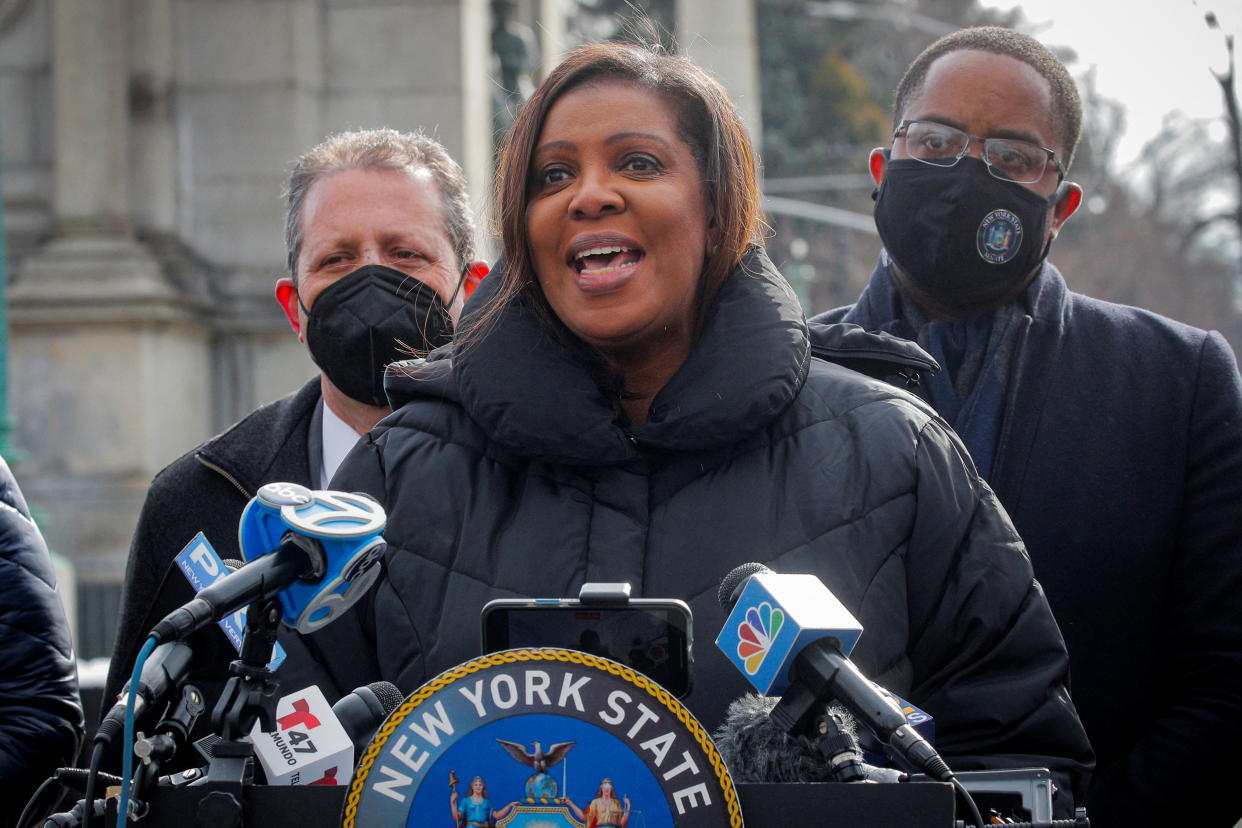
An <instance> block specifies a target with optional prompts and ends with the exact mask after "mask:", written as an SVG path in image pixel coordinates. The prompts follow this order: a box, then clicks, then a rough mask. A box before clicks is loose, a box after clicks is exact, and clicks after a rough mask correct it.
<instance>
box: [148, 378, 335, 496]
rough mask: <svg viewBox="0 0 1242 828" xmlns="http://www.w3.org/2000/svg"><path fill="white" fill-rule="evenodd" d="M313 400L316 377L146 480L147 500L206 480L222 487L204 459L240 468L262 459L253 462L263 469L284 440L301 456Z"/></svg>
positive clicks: (317, 395) (316, 400)
mask: <svg viewBox="0 0 1242 828" xmlns="http://www.w3.org/2000/svg"><path fill="white" fill-rule="evenodd" d="M319 398H320V387H319V380H318V377H316V378H315V379H313V380H311V381H310V382H308V383H307V384H305V385H303V386H302V387H301V388H299V389H298V390H296V391H293V392H291V393H289V394H286V395H285V396H283V397H280V398H278V399H276V400H273V401H272V402H269V403H266V404H264V405H262V406H260V407H258V408H256V409H255V410H254V411H252V412H250V413H249V414H247V415H246V416H245V417H242V418H241V419H240V420H238V421H237V422H235V423H233V424H232V425H231V426H229V427H228V428H226V429H225V430H224V431H222V432H220V433H219V434H217V435H215V436H214V437H211V438H210V439H208V440H205V441H203V442H202V443H199V444H198V445H197V446H195V447H194V448H192V449H190V450H189V451H187V452H186V453H185V454H183V455H181V456H180V457H178V458H177V459H176V460H174V461H172V462H171V463H169V464H168V465H167V466H165V467H164V468H163V469H162V470H161V471H160V472H159V473H158V474H157V475H156V476H155V478H154V480H152V483H151V489H150V492H149V494H148V497H152V496H159V495H161V494H174V495H175V494H176V493H178V492H180V491H182V490H184V488H185V487H186V486H196V485H203V484H204V481H207V480H213V481H216V480H219V481H220V482H221V483H226V485H227V481H224V480H223V478H222V477H221V476H220V474H219V473H218V472H215V471H212V470H210V469H208V468H207V466H205V465H204V463H203V460H204V459H205V460H207V461H208V462H211V461H212V460H213V459H219V460H222V461H226V462H228V461H233V462H243V463H244V462H246V461H247V460H248V459H249V458H250V457H255V458H262V460H261V461H258V462H262V463H263V464H264V465H266V464H267V462H268V460H269V459H270V457H271V456H272V455H273V454H274V453H276V452H279V451H281V450H282V447H283V446H286V445H288V444H289V442H290V438H292V443H294V444H296V445H297V446H298V450H300V451H302V452H303V453H305V451H306V434H307V433H308V431H309V427H310V421H311V417H312V415H313V414H314V410H315V406H316V405H317V404H318V403H319Z"/></svg>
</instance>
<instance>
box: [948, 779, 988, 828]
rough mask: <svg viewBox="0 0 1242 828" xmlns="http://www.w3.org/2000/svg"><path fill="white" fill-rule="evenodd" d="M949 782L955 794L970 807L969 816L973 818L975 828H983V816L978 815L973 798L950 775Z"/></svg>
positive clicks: (963, 786) (964, 787)
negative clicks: (955, 790)
mask: <svg viewBox="0 0 1242 828" xmlns="http://www.w3.org/2000/svg"><path fill="white" fill-rule="evenodd" d="M949 781H950V782H952V783H953V787H954V788H956V789H957V793H958V795H959V796H961V798H962V799H964V800H965V801H966V804H967V805H968V806H970V815H971V816H972V817H973V818H974V821H975V828H984V824H983V815H982V814H980V813H979V806H978V805H976V804H975V798H974V797H973V796H971V795H970V791H968V790H966V786H965V785H963V784H962V783H961V782H960V781H958V778H957V776H955V775H950V776H949Z"/></svg>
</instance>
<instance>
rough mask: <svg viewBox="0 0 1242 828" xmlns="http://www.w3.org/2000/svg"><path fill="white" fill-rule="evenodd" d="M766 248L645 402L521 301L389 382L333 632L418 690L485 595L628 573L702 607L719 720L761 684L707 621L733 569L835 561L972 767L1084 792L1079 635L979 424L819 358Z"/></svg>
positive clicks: (847, 596)
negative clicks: (1003, 492)
mask: <svg viewBox="0 0 1242 828" xmlns="http://www.w3.org/2000/svg"><path fill="white" fill-rule="evenodd" d="M746 264H747V267H746V268H744V269H743V270H739V272H736V273H734V274H733V275H732V276H731V277H730V279H729V280H728V281H727V282H726V283H725V285H724V286H723V287H722V289H721V291H720V294H719V296H718V299H717V301H716V303H715V305H714V309H713V311H712V313H711V315H710V318H709V319H708V320H707V321H706V323H705V325H704V329H703V331H702V333H701V335H700V338H699V339H698V341H697V342H696V344H695V346H694V349H693V351H692V353H691V355H690V357H689V359H688V360H687V362H686V363H685V364H684V365H683V366H682V368H681V369H680V370H679V371H678V373H677V374H676V375H675V376H674V377H673V378H672V380H671V381H670V382H669V383H668V385H667V386H666V387H665V388H664V389H663V390H662V391H661V392H660V394H659V395H658V396H657V398H656V400H655V402H654V404H653V406H652V409H651V415H650V419H649V420H648V421H647V422H646V423H644V424H641V425H623V424H620V423H619V422H618V420H617V418H616V417H615V415H614V409H613V406H612V404H611V403H610V402H609V401H608V400H606V399H605V398H604V397H603V396H602V395H601V393H600V392H599V390H598V388H597V386H596V384H595V383H594V382H593V381H592V380H591V379H590V378H589V376H588V374H587V373H586V371H585V370H584V368H583V366H582V363H581V354H580V352H579V351H577V350H575V349H572V348H566V347H564V346H563V345H558V344H557V342H555V341H554V339H553V338H551V337H549V336H547V335H546V334H544V333H542V332H541V330H540V329H539V328H538V327H537V325H536V323H535V322H534V320H533V318H532V317H531V315H530V313H529V311H527V310H525V309H524V308H523V306H521V305H516V306H511V307H510V308H509V309H508V311H507V312H506V313H505V314H503V315H502V316H501V318H500V319H499V321H498V323H497V325H496V327H495V328H494V329H493V330H492V331H491V333H490V335H489V336H488V337H487V338H486V339H484V340H482V341H481V342H479V343H478V344H477V345H476V346H475V347H474V349H473V350H467V351H466V352H465V353H464V355H462V356H460V357H458V358H457V359H455V360H450V359H447V358H443V359H439V360H433V361H431V362H429V363H426V364H425V365H423V366H422V367H421V369H420V370H419V376H418V379H417V380H411V379H400V378H397V379H394V380H392V381H390V398H391V400H392V402H393V403H394V408H399V410H398V411H396V413H395V414H393V415H392V416H391V417H389V418H388V419H386V420H384V421H383V422H382V423H381V424H380V426H379V427H377V428H376V429H375V431H373V432H372V433H371V435H370V438H369V439H368V440H364V441H361V442H360V443H359V444H358V445H357V446H356V447H355V448H354V451H353V453H352V454H351V455H350V456H349V457H348V458H346V461H345V463H344V465H343V466H342V467H341V470H340V471H339V472H338V473H337V476H336V478H335V479H334V480H333V487H334V488H341V489H347V490H355V491H357V490H361V491H367V492H370V493H371V494H373V495H375V496H376V497H378V498H379V499H380V500H381V501H382V502H383V503H384V504H385V505H386V506H387V508H388V509H389V525H388V530H387V531H386V533H385V535H386V537H387V538H388V541H389V543H390V546H391V548H390V552H389V555H388V558H387V561H386V567H387V576H386V578H385V579H384V580H382V581H381V582H380V584H379V586H378V588H377V589H376V590H375V592H374V593H373V594H372V596H371V599H370V603H369V604H368V605H367V606H365V607H364V608H363V610H362V611H361V612H360V613H359V616H360V617H361V619H362V621H361V623H360V624H359V625H357V626H356V628H355V629H353V630H352V631H351V630H350V629H349V628H348V626H349V625H347V624H343V625H341V626H340V627H336V628H334V627H328V628H326V629H325V630H324V632H325V633H328V634H330V635H332V636H333V637H334V638H336V639H337V643H336V646H337V647H339V648H342V651H344V650H345V649H348V650H350V651H368V652H369V653H370V654H372V656H371V657H372V658H373V659H374V663H373V665H372V666H371V668H372V669H374V670H376V671H377V673H378V675H377V676H375V677H376V678H383V679H388V680H391V681H394V682H396V683H397V684H398V685H399V686H400V687H401V688H402V689H404V690H406V691H411V690H413V689H414V688H415V687H417V686H418V685H419V684H420V683H422V682H423V681H425V680H426V679H429V678H431V677H432V676H434V675H435V674H437V673H438V672H440V671H442V670H444V669H446V668H448V667H450V666H452V665H454V664H456V663H459V662H461V661H464V660H466V659H468V658H471V657H473V656H475V655H477V654H478V640H479V627H478V621H477V619H478V614H479V609H480V608H481V607H482V605H483V603H484V602H485V601H487V600H489V599H491V598H497V597H502V596H551V595H570V596H572V595H577V593H578V588H579V586H580V585H581V584H582V583H583V582H584V581H629V582H630V583H631V584H632V585H633V587H634V590H635V594H637V595H641V596H646V597H680V598H683V599H685V600H686V601H688V602H689V603H690V605H691V607H692V608H693V610H694V623H695V629H696V638H697V639H698V641H697V646H696V647H695V653H694V657H695V675H694V681H695V689H694V690H693V692H692V693H691V695H690V696H689V698H688V700H687V703H688V706H689V707H690V709H691V711H693V712H694V714H695V715H696V716H697V717H698V718H699V719H700V720H701V721H702V722H703V723H704V724H705V725H706V726H708V727H709V728H712V727H714V726H715V725H716V724H717V723H719V721H720V720H721V719H722V716H723V712H724V709H725V706H726V705H727V704H728V702H729V701H730V700H731V699H733V698H735V697H737V696H739V695H742V694H743V693H745V692H746V690H747V684H746V683H745V681H744V680H743V678H742V677H741V675H740V674H738V673H737V671H736V670H734V668H733V667H731V666H730V665H729V664H728V662H727V661H726V660H725V659H724V657H723V655H721V654H720V653H719V652H717V650H716V648H715V646H714V645H713V644H712V640H713V639H714V638H715V635H716V633H717V632H718V631H719V629H720V626H721V624H722V622H723V620H724V616H723V613H722V611H721V609H720V607H719V606H718V605H717V603H716V598H715V594H716V590H717V587H718V585H719V583H720V579H721V577H722V576H723V575H724V574H725V573H726V572H728V571H729V570H730V569H731V568H733V567H734V566H736V565H738V564H740V563H743V562H746V561H751V560H759V561H765V562H767V563H769V564H770V565H771V566H772V567H773V568H774V569H776V570H777V571H781V572H809V573H814V574H815V575H818V576H819V577H820V578H821V579H823V581H824V582H825V583H826V584H827V585H828V586H829V588H830V589H831V590H832V591H833V592H834V593H835V594H836V595H837V596H838V597H839V598H840V599H841V600H842V601H843V602H844V603H845V604H846V606H848V607H849V608H850V609H851V610H852V611H853V612H854V613H855V614H856V615H857V617H858V618H859V620H860V621H861V622H862V623H863V625H864V627H865V632H864V633H863V636H862V639H861V641H860V643H859V645H858V647H857V649H856V650H855V651H854V656H855V660H856V661H857V663H858V665H859V666H860V668H861V669H862V670H863V671H864V672H866V673H867V674H868V675H869V676H870V677H872V678H873V679H874V680H876V681H878V682H879V683H881V684H882V685H884V686H885V687H888V688H889V689H891V690H892V691H893V692H896V693H898V694H899V695H901V696H904V697H906V698H908V699H910V700H911V701H913V702H914V703H916V704H917V705H919V706H920V707H922V708H924V709H925V710H927V711H929V712H931V713H932V714H933V715H934V716H935V718H936V727H937V737H938V745H939V748H940V749H941V751H942V753H944V754H945V756H946V758H947V759H948V761H949V762H950V764H951V765H953V766H954V767H955V768H957V769H968V768H977V767H981V766H1003V765H1044V766H1047V767H1050V768H1053V769H1056V770H1058V771H1062V772H1064V775H1063V776H1062V779H1063V780H1064V779H1065V778H1067V777H1072V778H1073V782H1074V785H1075V788H1077V789H1081V786H1082V784H1083V783H1084V781H1085V778H1086V774H1087V771H1088V768H1089V767H1090V763H1091V752H1090V748H1089V747H1088V745H1087V742H1086V737H1085V736H1084V734H1083V731H1082V727H1081V725H1080V724H1079V722H1078V717H1077V714H1076V713H1075V711H1074V708H1073V705H1072V703H1071V702H1070V700H1069V698H1068V696H1067V694H1066V692H1065V687H1064V682H1065V674H1066V664H1067V658H1066V653H1065V647H1064V645H1063V643H1062V641H1061V636H1060V633H1059V632H1058V630H1057V627H1056V623H1055V622H1054V621H1053V618H1052V615H1051V613H1050V612H1049V609H1048V605H1047V603H1046V602H1045V600H1044V596H1043V593H1042V592H1041V590H1040V588H1039V585H1038V584H1037V583H1036V582H1035V581H1034V579H1033V577H1032V574H1031V567H1030V563H1029V561H1028V560H1027V557H1026V554H1025V552H1024V550H1023V547H1022V542H1021V541H1020V540H1019V538H1018V536H1017V534H1016V533H1015V532H1014V530H1013V527H1012V525H1011V524H1010V522H1009V519H1008V517H1006V515H1005V513H1004V512H1003V511H1002V510H1001V508H1000V506H999V505H998V504H997V502H996V500H995V498H994V497H993V495H992V492H991V491H990V490H989V489H988V487H987V485H986V484H984V483H983V482H982V481H981V480H979V478H978V476H977V475H976V474H975V471H974V467H973V465H972V464H971V461H970V459H969V458H968V456H967V454H966V452H965V450H964V449H963V447H962V445H961V443H960V442H959V441H958V439H957V437H956V436H955V435H954V434H953V433H952V432H951V431H950V430H949V429H948V427H947V426H945V425H944V423H943V422H942V421H941V420H940V419H939V418H937V417H936V415H935V414H934V413H933V412H932V411H931V410H930V409H929V408H928V407H927V406H925V405H924V404H923V403H921V402H919V401H918V400H916V399H914V398H913V397H911V396H909V395H908V394H906V393H903V392H902V391H899V390H896V389H894V388H893V387H892V386H890V385H888V384H885V383H883V382H880V381H877V380H871V379H867V378H865V377H863V376H862V375H860V374H858V373H855V372H853V371H851V370H848V369H846V368H843V367H841V366H839V365H836V364H831V363H829V362H825V361H821V360H820V359H813V358H812V354H811V350H810V346H809V342H808V335H807V325H806V323H805V322H804V320H803V316H802V313H801V311H800V309H799V307H798V304H797V300H796V299H795V297H794V295H793V293H792V291H791V290H790V289H789V287H788V285H787V284H786V282H785V281H784V279H783V278H782V277H781V276H780V274H779V273H777V272H776V271H775V269H774V268H773V267H772V265H771V264H770V263H769V262H768V260H767V257H766V256H765V255H763V254H762V252H758V251H756V252H755V253H753V254H751V255H750V256H749V257H748V259H747V262H746ZM485 284H486V283H485ZM850 333H851V335H858V334H860V333H861V332H860V331H858V330H857V329H854V330H853V331H851V332H850ZM866 347H874V348H875V353H874V354H868V353H866V352H865V347H864V346H859V348H861V349H862V350H863V351H864V352H863V353H862V354H860V355H861V356H863V357H866V356H873V357H875V358H880V359H882V358H883V357H884V352H885V350H886V348H887V346H886V344H885V341H884V340H881V339H880V338H878V337H877V338H875V339H874V340H870V341H869V342H868V343H867V346H866ZM359 637H362V639H363V640H359ZM362 680H365V679H364V677H363V676H359V675H356V674H355V675H353V676H352V677H351V678H350V681H352V683H353V684H357V683H359V682H360V681H362Z"/></svg>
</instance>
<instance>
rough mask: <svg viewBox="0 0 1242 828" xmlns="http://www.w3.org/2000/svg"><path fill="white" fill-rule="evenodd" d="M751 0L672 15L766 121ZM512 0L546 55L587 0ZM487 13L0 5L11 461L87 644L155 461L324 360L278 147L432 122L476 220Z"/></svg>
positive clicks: (110, 612) (163, 0) (446, 5)
mask: <svg viewBox="0 0 1242 828" xmlns="http://www.w3.org/2000/svg"><path fill="white" fill-rule="evenodd" d="M752 4H753V0H680V1H679V2H678V3H677V4H676V26H677V29H678V33H679V39H680V40H681V41H682V43H683V44H684V46H685V49H686V51H687V52H688V53H690V54H691V55H692V56H694V57H695V58H696V59H697V60H699V61H700V62H701V63H703V64H704V65H706V66H708V67H709V68H712V69H713V70H714V71H717V73H718V75H719V76H720V77H721V79H722V80H723V81H724V82H725V84H726V86H728V87H729V88H730V91H731V92H733V94H734V95H735V97H736V98H737V99H738V100H739V102H740V103H741V105H742V107H743V110H744V111H745V113H746V117H747V118H748V120H749V122H750V123H751V124H754V125H757V124H758V123H759V117H758V116H759V109H758V98H757V95H756V94H755V91H754V90H756V89H757V80H756V77H755V68H754V67H755V66H756V65H757V61H756V60H755V59H754V45H753V44H754V37H753V16H754V9H753V5H752ZM516 6H517V14H518V15H519V17H520V19H521V21H522V22H523V24H524V25H526V26H528V27H529V31H530V32H532V33H534V38H535V40H536V41H537V46H538V50H539V52H540V57H539V62H538V66H539V67H540V70H541V71H546V69H547V68H548V66H549V65H550V64H552V63H554V62H555V60H556V59H557V56H558V55H559V54H561V53H562V51H563V49H564V48H565V46H566V45H567V42H568V41H567V37H568V36H567V34H566V33H567V32H569V31H571V29H572V27H570V26H567V22H566V21H567V19H572V16H573V14H574V4H573V3H572V0H520V2H518V3H517V4H516ZM490 28H491V6H490V4H489V2H488V0H0V151H2V153H3V154H2V156H0V158H2V166H0V171H2V176H3V177H2V179H0V183H2V185H3V187H2V192H3V211H4V213H3V215H4V229H5V230H6V232H7V241H8V245H7V248H8V258H7V273H8V284H7V301H8V318H9V325H10V337H9V340H8V342H7V343H5V347H7V356H8V397H9V401H10V403H9V412H8V416H9V419H10V421H11V423H12V426H13V431H12V437H11V446H12V447H11V449H10V454H11V456H10V458H9V459H10V461H11V462H12V463H13V465H14V468H15V470H16V472H17V474H18V477H19V480H20V481H21V483H22V486H23V488H24V489H25V491H26V494H27V496H28V498H29V499H30V500H31V502H32V505H33V506H34V507H35V508H36V510H37V512H38V515H39V518H40V522H41V525H42V527H43V529H44V533H45V535H46V536H47V538H48V541H49V544H50V545H51V546H52V548H53V549H54V550H56V551H57V552H59V553H60V554H61V555H63V556H64V557H66V558H68V559H69V560H71V561H72V562H73V564H74V568H75V571H76V578H77V582H78V587H77V590H76V595H77V597H78V598H79V600H78V602H77V603H78V606H77V608H76V615H77V619H78V629H79V636H78V642H79V649H80V650H81V651H82V654H83V655H86V656H95V655H104V654H106V653H107V651H108V650H109V648H110V639H111V631H112V626H113V624H114V623H115V621H114V612H115V603H116V600H117V596H118V594H119V583H120V579H121V577H122V575H123V572H124V561H125V557H126V554H127V552H128V547H129V540H130V536H131V534H132V531H133V527H134V523H135V520H136V518H137V514H138V510H139V508H140V506H141V504H142V501H143V498H144V495H145V492H146V488H147V486H148V484H149V483H150V480H151V478H152V477H153V476H154V475H155V473H156V472H157V471H159V469H160V468H162V467H163V466H164V465H165V464H167V463H168V462H169V461H170V460H172V459H173V458H175V457H177V456H178V455H180V454H181V453H183V452H185V451H186V450H188V449H189V448H191V447H192V446H194V445H195V444H197V443H198V442H201V441H202V440H204V439H206V438H207V437H209V436H210V435H212V434H214V433H216V432H218V431H219V430H221V429H222V428H224V427H226V426H227V425H228V424H229V423H231V422H233V421H234V420H236V419H238V418H239V417H241V416H242V415H244V414H245V413H247V412H249V411H250V410H252V409H253V408H255V407H256V406H257V405H259V404H260V403H262V402H265V401H267V400H271V399H274V398H276V397H278V396H281V395H283V394H285V393H287V392H288V391H290V390H292V389H294V388H296V387H298V386H299V385H300V384H301V383H302V382H304V381H305V380H306V379H307V378H308V377H310V376H311V375H312V374H313V373H314V367H313V365H312V364H311V363H310V361H309V359H308V358H307V357H306V354H305V351H304V350H303V348H302V347H301V346H300V345H299V344H298V343H297V341H296V340H295V339H294V337H293V336H292V335H291V334H290V332H289V330H288V327H287V323H286V322H285V321H284V319H283V317H282V315H281V314H280V312H279V310H278V308H277V305H276V303H275V302H274V301H273V299H272V289H273V282H274V281H275V279H276V278H277V277H278V276H280V275H283V269H284V248H283V241H282V225H283V211H284V208H283V203H282V200H281V197H280V195H281V188H282V185H283V181H284V178H285V175H286V172H287V169H288V164H289V162H290V161H291V160H292V159H293V158H294V157H296V156H297V155H298V153H299V152H301V151H302V150H303V149H305V148H307V147H309V146H311V145H313V144H314V143H316V142H318V141H319V140H321V139H322V138H323V137H324V136H326V135H328V134H330V133H332V132H336V131H340V130H344V129H351V128H360V127H372V126H391V127H394V128H397V129H400V130H410V129H415V128H421V129H423V130H424V131H427V132H429V133H430V134H432V135H434V136H435V137H437V138H438V139H439V140H440V141H442V142H443V143H444V144H445V146H447V147H448V149H449V151H450V152H451V153H452V154H453V156H454V157H455V158H457V159H458V160H459V161H460V162H461V163H462V165H463V167H464V168H465V170H466V174H467V178H468V180H469V183H470V189H471V193H472V195H473V196H474V199H475V204H476V206H477V207H478V208H479V209H480V212H481V213H482V212H484V211H485V209H486V205H487V204H488V198H487V193H488V188H489V186H490V181H491V172H492V170H491V159H492V141H493V135H492V131H493V119H492V112H491V106H492V103H491V102H492V100H493V97H494V95H493V87H494V85H495V81H494V78H495V75H496V65H495V62H494V59H493V57H492V55H491V52H490V45H489V44H490V42H491V41H490ZM479 226H480V230H481V236H482V238H481V240H480V241H481V243H482V249H483V250H484V251H485V252H486V251H489V249H490V243H489V240H488V238H487V235H488V234H487V227H488V223H487V221H486V220H484V219H483V216H482V215H481V216H480V222H479ZM186 508H187V509H193V508H194V504H192V503H188V504H186ZM187 540H188V538H187ZM73 597H74V596H73V595H72V594H70V595H67V598H69V599H70V600H72V598H73Z"/></svg>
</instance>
